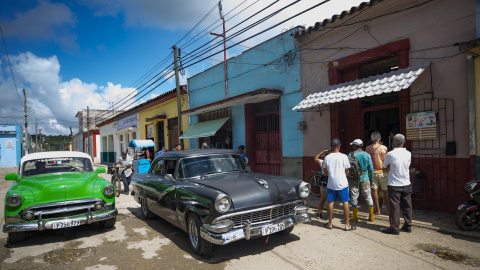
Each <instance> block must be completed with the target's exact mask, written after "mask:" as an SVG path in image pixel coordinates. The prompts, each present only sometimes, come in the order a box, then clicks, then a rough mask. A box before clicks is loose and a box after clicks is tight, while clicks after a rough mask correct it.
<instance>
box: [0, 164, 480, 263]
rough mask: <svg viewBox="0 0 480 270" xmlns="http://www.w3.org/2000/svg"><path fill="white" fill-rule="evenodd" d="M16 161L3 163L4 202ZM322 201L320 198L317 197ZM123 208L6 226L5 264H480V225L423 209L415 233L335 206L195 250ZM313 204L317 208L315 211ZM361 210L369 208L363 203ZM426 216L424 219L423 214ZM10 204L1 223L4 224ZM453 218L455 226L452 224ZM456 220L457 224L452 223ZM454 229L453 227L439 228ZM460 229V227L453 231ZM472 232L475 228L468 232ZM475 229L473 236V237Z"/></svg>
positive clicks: (0, 237) (169, 229) (1, 238)
mask: <svg viewBox="0 0 480 270" xmlns="http://www.w3.org/2000/svg"><path fill="white" fill-rule="evenodd" d="M10 172H15V168H7V169H0V178H1V179H2V180H0V183H1V184H0V197H1V198H2V206H1V208H2V209H3V204H4V200H3V198H4V196H5V193H6V191H7V190H8V187H9V185H10V184H11V182H10V181H5V180H3V179H4V177H5V174H6V173H10ZM105 177H108V175H105ZM310 204H312V205H315V204H316V201H315V200H311V201H310ZM117 208H118V209H119V212H120V215H119V216H118V219H117V223H116V225H115V227H114V228H112V229H101V228H100V227H99V226H98V225H97V224H91V225H86V226H80V227H75V228H69V229H62V230H55V231H52V230H50V231H43V232H34V233H32V234H31V236H30V237H28V238H27V240H26V241H24V242H21V243H18V244H15V245H7V244H6V238H7V234H4V233H1V234H0V261H1V262H0V269H27V268H28V269H65V268H70V269H134V268H139V269H348V268H352V269H356V268H359V267H361V268H369V269H475V268H478V267H480V254H479V252H478V249H479V247H480V245H479V242H480V239H479V237H480V231H479V230H477V231H475V232H471V233H470V234H465V235H458V234H457V233H455V231H454V230H455V228H454V227H451V226H450V225H444V224H449V223H451V224H453V220H451V222H450V221H448V220H447V219H446V218H448V217H451V216H449V215H435V214H432V213H427V214H425V213H423V211H420V212H422V213H421V214H420V212H418V211H417V213H416V214H415V215H414V219H415V225H416V226H415V227H414V228H413V232H412V233H411V234H407V233H401V234H400V236H391V235H384V234H382V233H381V232H380V229H382V228H384V227H385V226H386V225H387V217H386V216H381V217H379V218H378V219H377V220H376V221H375V222H373V223H372V222H368V223H367V222H365V217H366V215H364V216H362V217H363V218H362V221H360V222H358V223H356V225H357V227H358V229H357V230H356V231H353V232H345V231H343V230H342V228H343V224H342V222H341V216H340V211H339V210H340V208H339V207H338V206H336V210H335V211H336V213H335V217H336V218H335V220H334V229H333V230H327V229H325V228H323V227H322V224H323V223H324V221H323V220H319V219H314V220H312V222H310V223H308V224H302V225H300V226H298V227H296V228H295V229H294V230H293V232H292V233H291V234H290V235H288V236H279V235H272V236H270V237H269V238H266V237H262V238H259V239H254V240H250V241H239V242H236V243H233V244H231V245H227V246H215V247H214V249H213V252H212V254H210V255H208V256H202V257H199V256H196V255H194V254H193V253H192V252H191V250H190V248H189V245H188V239H187V235H186V233H185V232H183V231H181V230H180V229H178V228H176V227H174V226H172V225H170V224H169V223H167V222H165V221H163V220H162V219H160V218H156V219H153V220H149V221H145V220H144V219H143V218H141V214H140V206H139V205H138V204H137V203H136V202H135V201H134V200H133V199H132V197H131V196H125V195H121V196H120V198H118V200H117ZM313 210H314V209H312V211H311V213H314V211H313ZM360 211H361V212H365V211H363V210H362V209H360ZM420 218H421V219H422V220H419V219H420ZM3 222H4V219H3V211H2V218H1V221H0V224H1V225H2V226H3ZM449 226H450V227H449ZM453 226H454V225H453ZM442 228H443V231H447V232H448V234H444V233H440V232H438V230H440V231H442ZM450 233H453V234H450ZM468 235H471V236H470V237H468ZM472 236H473V237H472Z"/></svg>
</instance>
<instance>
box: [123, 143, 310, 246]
mask: <svg viewBox="0 0 480 270" xmlns="http://www.w3.org/2000/svg"><path fill="white" fill-rule="evenodd" d="M132 185H133V191H132V192H131V194H132V195H133V196H134V198H135V200H136V201H137V202H138V203H140V204H141V210H142V215H143V217H144V218H146V219H150V218H153V217H155V215H157V216H160V217H161V218H163V219H165V220H167V221H168V222H170V223H172V224H173V225H175V226H177V227H179V228H181V229H182V230H184V231H186V232H187V233H188V238H189V243H190V246H191V247H192V249H193V251H194V252H195V253H196V254H204V253H208V252H210V251H211V249H212V244H217V245H226V244H228V243H231V242H234V241H237V240H241V239H247V240H248V239H251V238H254V237H261V236H264V235H269V234H272V233H278V234H288V233H290V232H291V231H292V230H293V226H294V225H295V224H296V223H298V222H306V221H310V215H309V214H308V212H307V210H308V207H307V206H306V205H305V198H307V196H308V194H309V192H310V185H309V184H308V183H305V182H303V181H300V180H297V179H292V178H287V177H282V176H274V175H267V174H258V173H254V172H251V171H250V170H249V168H248V166H247V165H246V164H245V162H244V161H243V159H242V158H241V157H240V155H238V153H237V152H236V151H233V150H213V149H211V150H192V151H178V152H167V153H165V154H162V155H161V156H159V157H157V158H156V159H155V160H154V161H153V163H152V166H151V168H150V170H149V171H148V173H145V174H134V175H133V178H132Z"/></svg>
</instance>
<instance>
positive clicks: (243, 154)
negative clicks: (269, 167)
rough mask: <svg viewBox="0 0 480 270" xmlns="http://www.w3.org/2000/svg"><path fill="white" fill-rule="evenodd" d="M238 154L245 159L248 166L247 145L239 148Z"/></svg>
mask: <svg viewBox="0 0 480 270" xmlns="http://www.w3.org/2000/svg"><path fill="white" fill-rule="evenodd" d="M238 153H239V154H240V156H241V157H242V158H243V160H244V161H245V163H246V164H247V165H248V158H247V155H246V154H245V145H243V144H242V145H240V146H239V147H238Z"/></svg>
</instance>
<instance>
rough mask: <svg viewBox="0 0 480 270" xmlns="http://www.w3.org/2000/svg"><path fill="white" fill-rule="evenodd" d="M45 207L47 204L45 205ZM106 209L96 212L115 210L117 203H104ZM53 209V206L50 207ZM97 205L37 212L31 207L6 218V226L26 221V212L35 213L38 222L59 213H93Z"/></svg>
mask: <svg viewBox="0 0 480 270" xmlns="http://www.w3.org/2000/svg"><path fill="white" fill-rule="evenodd" d="M100 201H101V202H102V203H104V201H103V200H100ZM100 201H97V203H100ZM43 205H45V204H43ZM103 205H104V207H103V208H102V209H100V210H97V211H95V212H98V211H102V212H103V211H109V210H113V209H115V203H104V204H103ZM39 206H41V205H39ZM50 207H51V206H50ZM94 207H95V205H94V204H89V205H82V206H67V207H63V208H59V209H51V210H37V211H33V210H32V207H29V208H30V209H27V208H25V209H23V210H22V211H20V212H19V213H18V214H17V215H14V216H6V217H5V224H12V223H18V222H22V221H24V220H23V219H22V215H23V214H24V213H25V212H28V211H31V212H33V213H34V218H32V220H33V219H35V217H38V220H40V219H42V215H51V214H59V213H68V212H74V211H78V210H87V211H91V208H94ZM35 208H42V207H35Z"/></svg>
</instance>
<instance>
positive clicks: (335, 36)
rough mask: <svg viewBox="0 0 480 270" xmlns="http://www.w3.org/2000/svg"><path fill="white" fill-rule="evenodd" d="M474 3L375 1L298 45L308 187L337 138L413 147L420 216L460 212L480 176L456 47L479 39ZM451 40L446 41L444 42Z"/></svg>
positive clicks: (309, 33) (325, 24)
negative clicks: (374, 135)
mask: <svg viewBox="0 0 480 270" xmlns="http://www.w3.org/2000/svg"><path fill="white" fill-rule="evenodd" d="M472 13H475V2H474V1H473V0H472V1H460V2H458V1H453V0H439V1H433V2H425V3H418V2H417V1H393V0H384V1H370V2H365V3H362V4H361V5H360V6H358V7H353V8H352V9H350V10H349V11H345V12H342V13H341V14H340V15H335V16H333V17H332V18H331V19H327V20H324V21H322V22H318V23H316V24H315V26H312V27H309V28H308V29H305V30H302V31H297V32H296V33H295V34H294V35H293V36H294V39H295V42H296V44H297V46H298V48H299V49H300V54H301V63H302V64H301V73H302V91H303V93H302V94H303V100H302V102H301V103H299V104H297V105H296V106H295V107H294V108H293V109H294V110H296V111H298V112H299V114H300V112H301V114H302V116H303V119H304V120H305V121H306V125H307V126H308V129H306V130H305V132H304V146H303V149H304V154H305V157H304V160H303V161H304V179H305V180H306V179H308V175H310V174H311V172H312V171H318V170H319V167H318V164H315V163H314V161H313V158H314V156H315V155H316V154H318V153H319V152H321V151H322V150H324V149H329V148H330V146H329V143H330V140H331V139H332V138H339V139H340V140H341V142H342V149H341V150H342V152H344V153H348V152H350V151H351V150H352V149H351V148H350V145H349V144H350V142H352V141H353V140H354V139H357V138H359V139H362V140H363V141H364V144H366V145H368V144H369V143H370V139H369V136H370V134H371V132H373V131H378V132H380V133H381V134H382V139H383V143H384V144H385V145H387V146H389V147H391V146H392V145H391V139H390V136H389V135H390V133H391V132H392V131H393V132H394V133H402V134H406V137H407V149H408V150H410V151H411V152H412V164H411V173H412V180H414V186H413V188H414V196H413V202H414V207H416V208H426V209H430V210H436V211H442V212H454V211H455V210H456V207H457V205H458V204H459V203H460V202H462V201H464V200H465V199H466V195H465V192H464V190H463V185H464V183H465V182H467V181H468V180H469V179H470V178H471V177H472V176H473V175H474V174H475V168H474V167H472V166H471V159H470V143H469V121H468V119H469V106H468V91H467V89H468V87H467V58H466V56H465V55H463V54H461V53H459V52H458V48H457V47H456V46H454V44H456V43H458V42H460V41H465V40H470V39H472V38H473V37H474V36H475V27H474V25H475V17H474V16H466V15H468V14H472ZM446 33H448V34H446Z"/></svg>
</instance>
